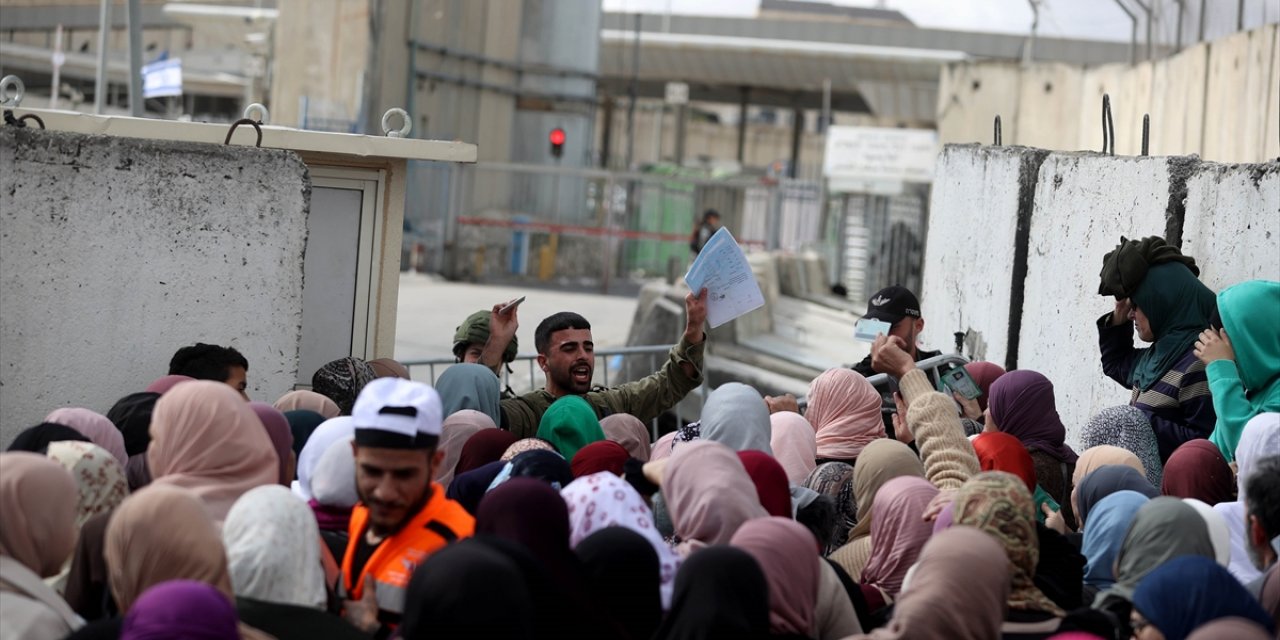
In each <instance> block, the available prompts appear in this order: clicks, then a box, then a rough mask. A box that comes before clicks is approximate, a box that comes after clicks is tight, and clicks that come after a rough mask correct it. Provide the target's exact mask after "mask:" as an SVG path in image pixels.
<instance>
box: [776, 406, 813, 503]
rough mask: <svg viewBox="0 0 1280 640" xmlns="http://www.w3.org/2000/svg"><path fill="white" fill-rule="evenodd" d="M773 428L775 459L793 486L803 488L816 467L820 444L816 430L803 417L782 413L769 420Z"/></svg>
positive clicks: (786, 412)
mask: <svg viewBox="0 0 1280 640" xmlns="http://www.w3.org/2000/svg"><path fill="white" fill-rule="evenodd" d="M769 424H770V426H771V428H772V430H771V431H770V436H769V446H771V447H773V457H774V458H775V459H777V461H778V464H781V465H782V468H783V469H785V470H786V472H787V480H788V481H790V482H791V484H794V485H802V484H804V480H805V478H807V477H809V473H810V472H812V471H813V470H814V468H815V467H817V466H818V465H817V463H816V462H815V460H816V459H817V457H818V444H817V440H816V439H815V437H814V432H813V426H812V425H810V424H809V421H808V420H805V419H804V416H802V415H800V414H798V413H795V412H792V411H779V412H778V413H774V414H771V415H770V416H769Z"/></svg>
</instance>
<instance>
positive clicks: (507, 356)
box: [453, 309, 520, 362]
mask: <svg viewBox="0 0 1280 640" xmlns="http://www.w3.org/2000/svg"><path fill="white" fill-rule="evenodd" d="M489 314H490V312H489V311H488V310H487V309H486V310H481V311H477V312H475V313H473V314H471V315H469V316H467V319H466V320H463V321H462V324H460V325H458V330H457V331H456V332H454V334H453V355H455V356H457V357H459V358H461V357H462V354H463V353H464V352H466V349H467V345H472V344H478V345H484V343H486V342H488V341H489ZM519 343H520V341H519V340H517V339H516V337H515V336H511V343H510V344H508V345H507V348H506V349H505V350H504V351H503V352H502V361H503V362H511V361H512V360H515V359H516V350H517V349H518V348H519V346H520V344H519Z"/></svg>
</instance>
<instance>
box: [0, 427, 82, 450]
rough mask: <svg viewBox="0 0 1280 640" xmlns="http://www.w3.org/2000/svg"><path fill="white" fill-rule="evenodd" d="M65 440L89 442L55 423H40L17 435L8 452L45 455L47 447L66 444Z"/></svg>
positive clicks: (77, 432)
mask: <svg viewBox="0 0 1280 640" xmlns="http://www.w3.org/2000/svg"><path fill="white" fill-rule="evenodd" d="M67 440H75V441H77V442H89V439H88V438H86V437H84V435H83V434H81V433H80V432H79V431H76V430H75V429H72V428H71V427H68V426H66V425H61V424H57V423H55V422H42V423H40V424H38V425H36V426H34V427H31V428H30V429H27V430H25V431H23V432H22V433H19V434H18V437H16V438H14V439H13V443H12V444H10V445H9V449H8V450H9V451H30V452H32V453H38V454H40V455H45V454H46V453H48V452H49V445H51V444H53V443H55V442H66V441H67Z"/></svg>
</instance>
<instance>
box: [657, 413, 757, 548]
mask: <svg viewBox="0 0 1280 640" xmlns="http://www.w3.org/2000/svg"><path fill="white" fill-rule="evenodd" d="M761 404H763V401H761ZM661 484H662V495H663V498H664V499H665V503H666V506H667V510H668V512H669V513H670V515H671V522H672V525H673V526H674V528H675V535H676V537H677V538H678V539H679V541H680V542H679V544H678V545H677V546H676V550H677V551H678V552H679V553H680V555H681V556H682V557H688V556H689V555H690V554H692V553H693V552H695V551H697V550H699V549H702V548H704V547H707V546H709V545H713V544H724V543H726V542H728V541H729V538H731V537H733V533H734V532H735V531H737V530H738V527H740V526H742V523H744V522H746V521H748V520H751V519H753V518H763V517H766V516H768V512H766V511H765V510H764V507H761V506H760V498H759V496H758V495H757V494H756V488H755V485H754V484H753V483H752V482H751V477H750V476H748V475H747V471H746V469H745V468H743V466H742V461H741V460H740V459H739V458H738V456H737V455H736V454H735V453H734V452H733V450H731V449H729V448H728V447H726V446H725V445H723V444H720V443H718V442H711V441H697V442H688V443H685V444H684V445H683V446H681V447H680V448H679V449H678V450H677V451H676V453H675V454H674V455H672V456H671V460H670V461H669V462H667V463H666V467H665V468H664V469H663V471H662V483H661Z"/></svg>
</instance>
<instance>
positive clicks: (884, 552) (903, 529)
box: [862, 476, 938, 611]
mask: <svg viewBox="0 0 1280 640" xmlns="http://www.w3.org/2000/svg"><path fill="white" fill-rule="evenodd" d="M936 495H938V488H937V487H935V486H933V485H932V484H929V481H928V480H925V479H924V478H916V477H913V476H902V477H898V478H894V479H892V480H890V481H888V482H886V483H884V486H882V487H880V491H878V492H877V493H876V502H875V506H874V507H872V516H871V558H870V560H868V561H867V566H866V568H865V569H863V570H862V584H863V587H864V588H863V593H864V594H867V602H868V604H869V605H871V609H872V610H873V611H874V610H876V609H880V608H882V607H884V606H885V605H887V604H891V603H892V602H893V601H894V600H895V599H896V598H897V597H898V593H899V592H900V591H901V590H902V580H903V578H904V577H905V576H906V575H907V570H908V569H910V568H911V565H913V564H915V562H916V558H918V557H919V555H920V550H921V549H922V548H923V547H924V544H925V542H927V541H928V540H929V536H930V535H931V534H932V533H933V525H932V523H929V522H926V521H925V519H924V518H923V517H921V516H922V515H923V514H924V510H925V507H927V506H928V505H929V501H930V500H933V498H934V496H936ZM877 604H878V605H879V606H876V605H877Z"/></svg>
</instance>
